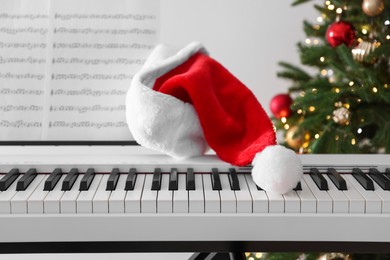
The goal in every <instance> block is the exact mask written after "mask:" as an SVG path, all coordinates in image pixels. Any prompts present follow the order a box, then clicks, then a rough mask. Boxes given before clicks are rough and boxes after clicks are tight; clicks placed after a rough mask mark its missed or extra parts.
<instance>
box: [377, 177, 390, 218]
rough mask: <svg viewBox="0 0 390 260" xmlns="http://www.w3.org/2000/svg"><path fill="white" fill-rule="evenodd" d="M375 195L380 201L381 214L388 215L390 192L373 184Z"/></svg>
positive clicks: (389, 211)
mask: <svg viewBox="0 0 390 260" xmlns="http://www.w3.org/2000/svg"><path fill="white" fill-rule="evenodd" d="M374 189H375V191H374V192H375V194H377V195H378V197H379V198H380V199H381V200H382V205H381V206H382V214H388V213H390V192H389V191H388V190H384V189H383V188H382V187H380V186H379V185H378V184H377V183H375V182H374Z"/></svg>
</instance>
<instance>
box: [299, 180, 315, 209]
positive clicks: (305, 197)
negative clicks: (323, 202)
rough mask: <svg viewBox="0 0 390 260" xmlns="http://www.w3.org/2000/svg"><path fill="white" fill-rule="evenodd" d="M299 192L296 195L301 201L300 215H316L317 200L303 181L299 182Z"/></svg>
mask: <svg viewBox="0 0 390 260" xmlns="http://www.w3.org/2000/svg"><path fill="white" fill-rule="evenodd" d="M300 183H301V188H302V189H301V190H297V191H296V193H297V195H298V197H299V198H300V200H301V213H316V212H317V199H316V197H315V196H314V194H313V193H312V192H311V190H310V188H309V186H307V184H306V182H305V180H301V181H300Z"/></svg>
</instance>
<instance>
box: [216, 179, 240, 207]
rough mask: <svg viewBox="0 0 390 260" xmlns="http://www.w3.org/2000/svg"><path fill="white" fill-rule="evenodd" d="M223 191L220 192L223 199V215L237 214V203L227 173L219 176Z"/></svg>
mask: <svg viewBox="0 0 390 260" xmlns="http://www.w3.org/2000/svg"><path fill="white" fill-rule="evenodd" d="M219 178H220V180H221V187H222V190H220V191H219V194H220V198H221V213H236V212H237V202H236V195H235V193H234V191H232V190H231V188H230V184H229V177H228V175H227V173H221V174H219Z"/></svg>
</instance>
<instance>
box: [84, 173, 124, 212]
mask: <svg viewBox="0 0 390 260" xmlns="http://www.w3.org/2000/svg"><path fill="white" fill-rule="evenodd" d="M118 173H119V170H118ZM110 176H111V174H110V175H107V174H104V175H103V177H102V179H101V181H100V184H99V186H98V187H97V190H96V193H95V196H94V197H93V199H92V211H93V213H108V200H109V198H110V195H111V190H107V183H108V180H109V178H110ZM117 176H118V177H119V174H118V175H117ZM111 185H112V184H111ZM114 186H116V183H115V185H114ZM111 187H113V186H111ZM88 192H91V190H89V191H88Z"/></svg>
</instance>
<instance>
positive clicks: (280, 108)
mask: <svg viewBox="0 0 390 260" xmlns="http://www.w3.org/2000/svg"><path fill="white" fill-rule="evenodd" d="M291 104H292V99H291V97H290V96H289V95H288V94H279V95H276V96H274V97H273V98H272V99H271V103H270V109H271V112H272V114H274V116H275V117H276V118H282V117H289V116H290V115H291V108H290V106H291Z"/></svg>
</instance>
